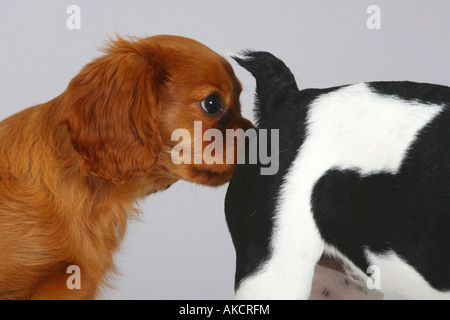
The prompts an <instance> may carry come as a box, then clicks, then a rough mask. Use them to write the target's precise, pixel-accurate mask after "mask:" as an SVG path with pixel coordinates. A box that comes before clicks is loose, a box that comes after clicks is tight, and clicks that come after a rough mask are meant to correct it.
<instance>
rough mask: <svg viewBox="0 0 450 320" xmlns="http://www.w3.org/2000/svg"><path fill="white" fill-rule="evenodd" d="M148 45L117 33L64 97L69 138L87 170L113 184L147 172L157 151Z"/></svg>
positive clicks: (155, 73)
mask: <svg viewBox="0 0 450 320" xmlns="http://www.w3.org/2000/svg"><path fill="white" fill-rule="evenodd" d="M150 50H151V49H150V48H148V47H147V46H146V47H144V46H139V45H138V42H129V41H126V40H124V39H121V38H118V40H116V41H112V42H111V44H110V46H109V47H108V48H107V49H106V50H105V52H106V55H104V56H102V57H100V58H98V59H96V60H94V61H93V62H91V63H89V64H88V65H86V66H85V67H84V68H83V69H82V70H81V72H80V73H79V74H78V75H77V76H76V77H75V78H73V79H72V81H71V82H70V84H69V86H68V88H67V90H66V92H65V93H64V99H63V119H62V121H63V122H64V123H66V124H67V127H68V132H69V135H70V140H71V143H72V145H73V147H74V149H75V150H76V151H77V152H78V153H79V154H80V155H81V157H82V158H83V160H84V166H85V168H86V169H87V170H88V171H90V172H91V173H92V174H94V175H96V176H98V177H101V178H105V179H108V180H110V181H112V182H114V183H123V182H125V181H127V180H129V179H130V178H132V177H133V176H136V175H143V174H145V173H147V172H148V171H149V170H150V169H151V168H152V166H153V165H154V164H155V162H156V161H157V158H158V155H159V152H160V150H161V136H160V133H159V121H158V114H159V102H158V91H159V87H160V86H161V85H163V83H164V82H165V81H166V79H167V74H166V73H165V72H164V70H163V68H162V67H161V65H160V64H159V63H158V62H157V61H156V59H155V57H154V56H153V54H152V52H149V51H150Z"/></svg>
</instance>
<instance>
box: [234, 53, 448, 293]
mask: <svg viewBox="0 0 450 320" xmlns="http://www.w3.org/2000/svg"><path fill="white" fill-rule="evenodd" d="M235 59H236V60H237V62H238V63H239V64H240V65H241V66H243V67H244V68H245V69H247V70H248V71H250V72H251V73H252V74H253V76H254V77H255V78H256V85H257V87H256V107H255V108H256V116H257V126H258V128H260V129H261V128H264V129H279V136H280V141H279V156H280V163H279V172H278V174H276V175H273V176H264V175H260V165H249V164H246V165H240V166H238V168H237V170H236V173H235V175H234V177H233V179H232V181H231V183H230V185H229V188H228V192H227V197H226V203H225V211H226V217H227V223H228V226H229V229H230V233H231V236H232V239H233V243H234V245H235V248H236V253H237V269H236V297H237V298H238V299H307V298H308V297H309V295H310V293H311V287H312V282H313V275H314V269H315V266H316V263H317V262H318V261H319V259H320V258H321V256H322V255H328V256H332V257H334V258H336V259H339V260H340V261H343V262H344V263H345V265H346V267H347V268H348V269H349V270H351V271H352V272H356V273H358V274H360V275H361V276H365V277H366V279H367V272H368V270H369V271H370V270H378V271H377V273H378V276H379V280H380V285H381V291H382V292H384V293H387V294H390V295H393V296H398V297H402V298H406V299H450V88H449V87H445V86H438V85H431V84H418V83H412V82H374V83H362V84H357V85H349V86H342V87H336V88H330V89H308V90H303V91H299V90H298V87H297V84H296V81H295V78H294V76H293V75H292V73H291V71H290V70H289V69H288V68H287V67H286V65H285V64H284V63H283V62H282V61H280V60H278V59H277V58H275V57H274V56H273V55H271V54H270V53H267V52H247V53H245V54H244V56H243V57H236V58H235Z"/></svg>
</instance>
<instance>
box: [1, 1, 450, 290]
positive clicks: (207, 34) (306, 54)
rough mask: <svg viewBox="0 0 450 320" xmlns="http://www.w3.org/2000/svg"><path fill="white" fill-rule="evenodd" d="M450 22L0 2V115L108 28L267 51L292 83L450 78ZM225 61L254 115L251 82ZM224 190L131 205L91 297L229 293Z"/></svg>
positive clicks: (68, 72)
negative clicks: (108, 272) (74, 19)
mask: <svg viewBox="0 0 450 320" xmlns="http://www.w3.org/2000/svg"><path fill="white" fill-rule="evenodd" d="M71 4H76V5H79V6H80V8H81V30H68V29H67V27H66V19H67V17H68V15H67V14H66V9H67V7H68V6H69V5H71ZM372 4H376V5H378V6H380V7H381V16H382V25H381V27H382V29H381V30H375V31H373V30H369V29H368V28H367V27H366V20H367V18H368V17H369V15H368V14H367V13H366V9H367V7H368V6H369V5H372ZM449 21H450V1H448V0H426V1H425V0H423V1H412V0H395V1H393V0H372V1H366V0H340V1H336V0H328V1H324V0H305V1H299V0H297V1H294V0H290V1H288V0H281V1H264V0H259V1H256V0H251V1H243V0H239V1H238V0H227V1H220V2H219V1H211V0H210V1H206V0H190V1H182V0H179V1H173V0H172V1H143V0H142V1H138V0H127V1H111V0H108V1H106V0H96V1H87V0H84V1H83V0H78V1H76V0H74V1H65V0H64V1H63V0H58V1H57V0H53V1H49V0H46V1H42V0H41V1H35V0H21V1H16V0H0V39H1V50H0V98H1V102H0V119H4V118H6V117H7V116H9V115H11V114H13V113H15V112H17V111H19V110H22V109H24V108H26V107H29V106H32V105H35V104H38V103H42V102H46V101H48V100H50V99H52V98H54V97H55V96H57V95H59V94H60V93H61V92H62V91H64V90H65V88H66V86H67V84H68V82H69V81H70V79H71V78H72V77H73V76H74V75H75V74H76V73H77V72H78V71H79V70H80V69H81V67H82V66H83V65H84V64H86V63H87V62H89V61H90V60H91V59H92V58H94V57H96V56H98V55H99V54H100V53H99V52H98V51H97V49H98V48H100V47H101V46H102V44H103V43H104V41H105V40H106V39H107V37H108V36H112V37H113V36H114V35H115V34H116V33H117V34H120V35H133V36H141V37H143V36H151V35H156V34H177V35H182V36H187V37H191V38H194V39H196V40H199V41H201V42H203V43H204V44H206V45H208V46H209V47H211V48H212V49H213V50H215V51H217V52H219V53H221V54H225V53H227V52H238V51H240V50H242V49H245V48H250V49H257V50H266V51H271V52H272V53H274V54H276V55H278V56H279V57H280V58H282V59H283V60H284V61H285V62H286V64H287V65H288V66H289V67H290V68H291V69H292V71H293V72H294V73H295V75H296V77H297V79H298V82H299V87H301V88H306V87H328V86H334V85H343V84H348V83H356V82H361V81H371V80H412V81H418V82H431V83H438V84H444V85H450V76H449V71H450V70H449V69H450V68H449V57H450V41H449V29H450V22H449ZM233 66H234V67H235V70H236V72H237V75H238V77H239V78H240V79H241V81H242V83H243V86H244V92H243V94H242V97H241V102H242V104H243V110H244V114H245V115H246V116H247V117H248V118H250V119H252V103H253V92H254V80H253V78H251V77H250V76H249V75H248V74H247V73H246V72H245V71H244V70H243V69H241V68H239V67H238V66H237V65H236V64H235V63H233ZM225 192H226V187H221V188H217V189H209V188H206V187H201V186H196V185H192V184H189V183H186V182H179V183H177V184H176V185H174V186H173V187H172V188H171V189H169V190H168V191H165V192H163V193H160V194H156V195H152V196H150V197H148V199H146V200H145V201H142V202H140V207H141V211H142V214H141V216H140V219H141V221H135V222H132V223H130V225H129V230H128V233H127V237H126V239H125V242H124V243H123V246H122V248H121V250H120V252H119V253H118V254H117V255H116V262H117V266H118V269H119V271H120V273H119V274H117V275H116V276H115V277H114V278H113V281H112V284H113V286H114V288H113V289H108V290H105V291H104V292H103V294H102V296H101V297H100V298H104V299H111V298H114V299H229V298H233V278H234V262H235V257H234V250H233V246H232V243H231V239H230V236H229V234H228V231H227V227H226V224H225V217H224V213H223V200H224V195H225ZM0 236H1V235H0Z"/></svg>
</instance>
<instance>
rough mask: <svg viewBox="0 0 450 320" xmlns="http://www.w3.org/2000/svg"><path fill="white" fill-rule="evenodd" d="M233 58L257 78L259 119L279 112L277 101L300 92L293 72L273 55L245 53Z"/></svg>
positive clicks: (257, 113)
mask: <svg viewBox="0 0 450 320" xmlns="http://www.w3.org/2000/svg"><path fill="white" fill-rule="evenodd" d="M232 58H233V59H234V60H236V62H237V63H238V64H239V65H241V66H242V67H244V68H245V69H247V70H248V71H249V72H250V73H251V74H252V75H253V76H254V77H255V78H256V98H255V112H256V116H257V117H258V118H259V119H261V117H264V116H265V115H268V116H270V113H271V112H270V111H271V110H273V111H275V110H277V100H279V99H280V98H281V97H282V96H284V95H287V94H289V93H294V92H298V87H297V83H296V81H295V78H294V75H293V74H292V72H291V70H289V68H288V67H287V66H286V65H285V64H284V62H283V61H281V60H280V59H278V58H276V57H275V56H274V55H272V54H271V53H269V52H264V51H244V52H242V53H241V54H239V55H233V56H232ZM281 100H283V99H281Z"/></svg>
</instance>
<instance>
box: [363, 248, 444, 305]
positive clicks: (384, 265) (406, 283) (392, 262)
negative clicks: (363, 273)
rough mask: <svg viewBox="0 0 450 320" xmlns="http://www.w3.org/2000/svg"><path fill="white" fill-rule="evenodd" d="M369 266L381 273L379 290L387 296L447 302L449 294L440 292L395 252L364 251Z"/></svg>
mask: <svg viewBox="0 0 450 320" xmlns="http://www.w3.org/2000/svg"><path fill="white" fill-rule="evenodd" d="M365 253H366V257H367V260H368V262H369V263H370V264H372V265H376V266H378V267H379V268H380V271H381V290H382V291H383V292H384V293H386V294H389V295H392V296H396V297H400V298H404V299H409V300H449V299H450V292H440V291H438V290H435V289H433V288H432V287H431V286H430V284H429V283H428V282H427V281H426V280H425V279H424V278H423V277H422V275H420V274H419V273H418V272H417V271H416V270H415V269H414V268H413V267H411V266H410V265H409V264H408V263H407V262H406V261H405V260H403V259H402V258H400V257H398V256H397V255H396V254H395V252H392V251H391V252H388V253H386V254H383V255H377V254H374V253H372V252H370V251H369V250H366V251H365Z"/></svg>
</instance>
